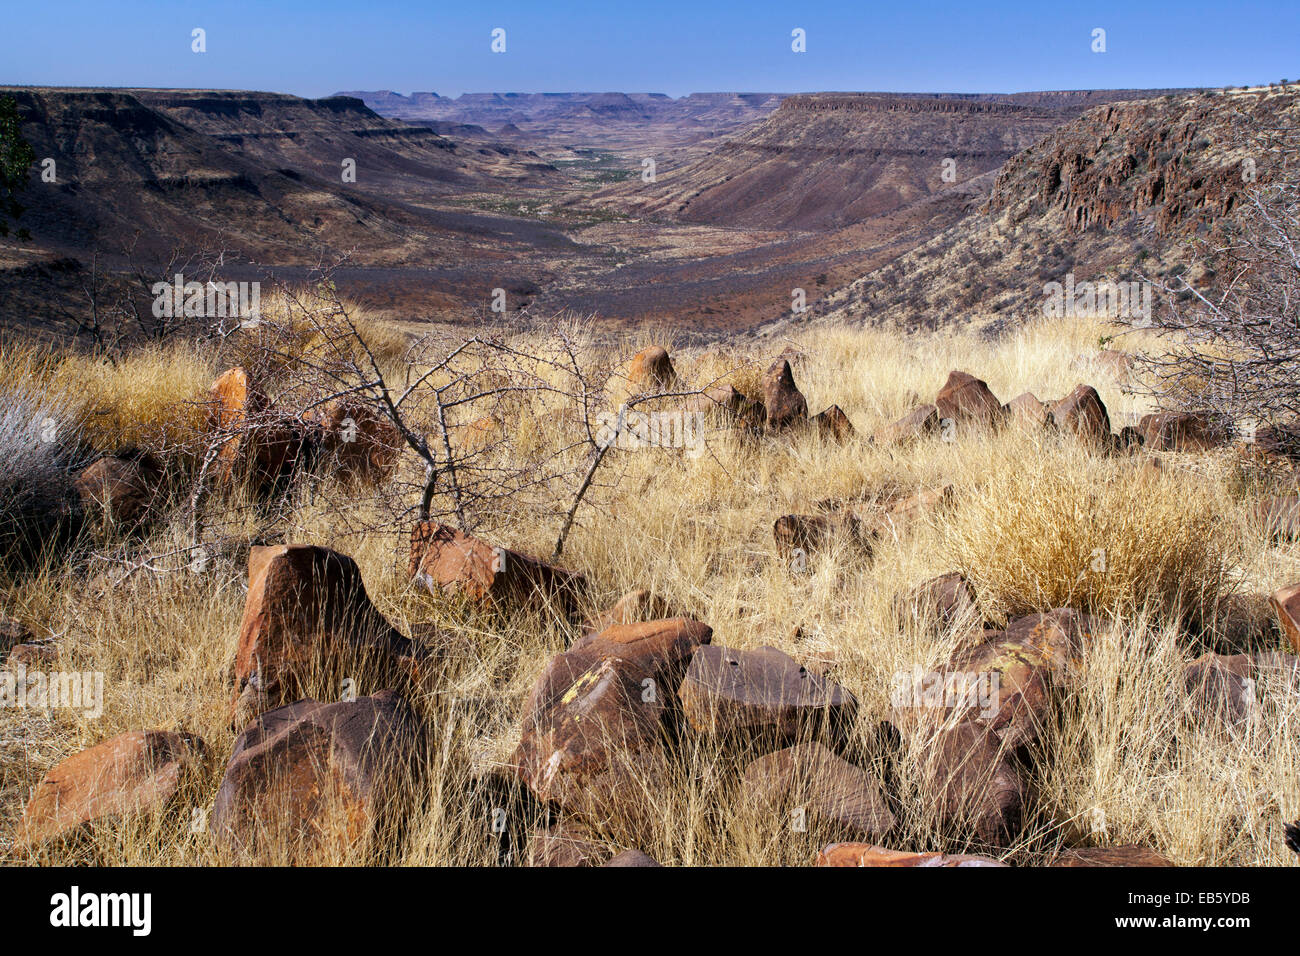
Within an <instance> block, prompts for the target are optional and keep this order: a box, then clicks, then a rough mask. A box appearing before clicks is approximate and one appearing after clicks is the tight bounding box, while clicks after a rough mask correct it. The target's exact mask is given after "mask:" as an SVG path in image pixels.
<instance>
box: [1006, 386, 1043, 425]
mask: <svg viewBox="0 0 1300 956" xmlns="http://www.w3.org/2000/svg"><path fill="white" fill-rule="evenodd" d="M1050 408H1051V406H1050V405H1048V404H1047V403H1046V402H1040V401H1039V400H1038V396H1037V395H1035V394H1034V393H1033V392H1021V393H1020V394H1019V395H1017V396H1016V397H1015V398H1013V399H1012V400H1011V401H1009V402H1007V403H1006V405H1004V406H1003V407H1002V411H1003V415H1004V417H1005V418H1006V419H1007V420H1008V421H1009V422H1011V423H1012V424H1015V425H1021V426H1027V427H1031V428H1048V427H1050V426H1051V424H1052V414H1051V412H1050V411H1049V409H1050Z"/></svg>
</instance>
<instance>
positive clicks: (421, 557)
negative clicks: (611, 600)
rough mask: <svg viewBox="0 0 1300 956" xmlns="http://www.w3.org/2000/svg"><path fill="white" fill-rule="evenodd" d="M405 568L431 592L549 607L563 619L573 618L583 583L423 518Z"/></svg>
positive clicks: (472, 600) (485, 603)
mask: <svg viewBox="0 0 1300 956" xmlns="http://www.w3.org/2000/svg"><path fill="white" fill-rule="evenodd" d="M408 570H409V573H410V576H411V578H412V579H413V580H415V581H417V582H419V583H421V584H423V585H424V587H426V588H427V589H428V590H429V593H431V594H434V595H437V594H439V593H440V592H441V593H442V594H445V595H446V596H448V597H451V598H456V599H463V600H466V601H468V602H470V603H472V604H477V605H479V606H482V607H487V606H491V605H493V604H496V605H499V606H509V605H527V606H532V607H543V608H553V609H554V610H555V611H556V612H557V613H558V614H559V615H560V616H561V617H564V618H576V616H577V613H578V606H579V602H580V600H581V597H582V591H583V589H584V587H585V584H586V582H585V581H584V579H583V577H582V575H580V574H576V573H574V572H572V571H565V570H563V569H561V568H557V567H554V566H553V565H549V564H544V563H543V562H541V561H538V560H537V559H535V558H530V557H528V556H527V555H524V554H520V553H519V552H518V551H510V550H508V549H506V548H499V547H496V548H494V547H493V546H492V545H490V544H488V543H487V542H486V541H483V540H481V539H479V538H475V537H473V536H472V535H468V534H465V533H464V532H463V531H458V530H457V529H455V528H452V527H449V526H448V525H444V524H439V523H438V522H436V521H422V522H420V523H418V524H417V525H416V526H415V527H414V528H413V529H411V556H410V563H409V565H408Z"/></svg>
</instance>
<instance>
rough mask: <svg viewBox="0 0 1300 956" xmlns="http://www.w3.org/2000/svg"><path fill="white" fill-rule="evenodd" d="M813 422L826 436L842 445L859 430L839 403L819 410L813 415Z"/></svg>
mask: <svg viewBox="0 0 1300 956" xmlns="http://www.w3.org/2000/svg"><path fill="white" fill-rule="evenodd" d="M812 422H813V424H814V425H815V426H817V430H818V431H819V432H821V434H822V436H823V437H824V438H831V439H834V440H835V441H836V442H838V443H839V444H841V445H842V444H844V443H845V442H846V441H848V440H849V439H851V438H853V437H854V436H855V435H857V430H856V429H854V427H853V424H852V423H851V422H850V421H849V416H847V415H845V414H844V412H842V411H841V410H840V407H839V406H838V405H832V406H831V407H830V408H828V409H826V410H825V411H823V412H818V413H817V414H816V415H814V416H813V419H812Z"/></svg>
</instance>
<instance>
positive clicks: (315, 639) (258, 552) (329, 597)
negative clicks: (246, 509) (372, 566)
mask: <svg viewBox="0 0 1300 956" xmlns="http://www.w3.org/2000/svg"><path fill="white" fill-rule="evenodd" d="M417 657H418V651H417V649H416V648H415V646H414V645H413V644H412V643H411V641H409V640H407V639H406V638H405V637H403V636H402V634H401V633H399V632H398V631H397V630H396V629H395V628H394V627H393V626H392V625H391V624H389V623H388V621H386V620H385V619H384V617H383V615H381V614H380V613H379V611H378V610H377V609H376V608H375V606H374V605H373V604H372V603H371V602H370V597H369V595H368V594H367V593H366V586H365V583H364V582H363V581H362V578H361V569H360V568H358V567H357V564H356V562H355V561H353V560H352V559H351V558H350V557H348V556H347V555H345V554H340V553H339V552H337V551H331V550H330V549H329V548H321V547H316V546H314V545H306V544H291V545H275V546H271V547H254V548H253V549H251V551H250V552H249V556H248V597H247V598H246V600H245V602H244V616H243V620H242V622H241V623H240V628H239V644H238V647H237V648H236V651H235V661H234V679H235V688H234V695H233V698H232V701H231V711H232V713H231V718H232V727H233V728H234V729H236V730H238V729H240V728H242V727H244V726H245V725H246V724H247V723H248V722H249V721H250V720H252V718H253V717H255V716H256V715H257V714H260V713H262V712H263V711H265V710H269V709H270V708H272V707H277V706H279V705H280V704H282V703H284V702H286V701H291V700H295V699H298V698H300V697H303V696H305V695H306V694H307V693H308V691H309V690H310V687H309V684H310V683H311V682H312V681H313V680H317V681H319V680H324V679H326V678H327V677H333V678H338V677H340V676H344V675H346V676H353V677H359V676H361V675H360V671H364V672H366V673H369V674H373V675H375V676H376V677H380V678H382V679H384V680H385V681H387V680H394V679H397V678H398V676H399V674H403V675H405V676H406V677H408V678H409V677H410V676H412V671H413V670H414V668H415V661H416V658H417ZM348 667H351V668H353V670H351V672H349V671H348V670H346V668H348ZM335 672H337V673H335Z"/></svg>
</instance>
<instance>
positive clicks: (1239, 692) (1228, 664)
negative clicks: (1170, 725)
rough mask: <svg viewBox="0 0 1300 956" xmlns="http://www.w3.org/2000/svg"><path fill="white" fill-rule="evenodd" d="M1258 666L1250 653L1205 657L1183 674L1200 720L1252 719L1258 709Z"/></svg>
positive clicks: (1202, 656) (1196, 715)
mask: <svg viewBox="0 0 1300 956" xmlns="http://www.w3.org/2000/svg"><path fill="white" fill-rule="evenodd" d="M1254 673H1255V666H1254V662H1253V661H1252V660H1251V659H1250V657H1249V656H1248V655H1246V654H1234V655H1231V656H1224V655H1222V654H1213V653H1207V654H1202V655H1201V656H1200V657H1198V658H1197V659H1196V660H1194V661H1192V662H1191V663H1190V664H1188V665H1187V667H1186V668H1185V669H1184V671H1183V683H1184V685H1185V686H1186V690H1187V697H1188V705H1189V707H1190V708H1191V712H1192V714H1193V715H1194V716H1195V717H1196V719H1197V720H1198V721H1206V720H1214V719H1220V720H1226V721H1228V722H1229V723H1238V722H1239V721H1243V720H1249V719H1250V717H1251V715H1252V714H1254V713H1255V712H1256V710H1257V707H1258V704H1257V702H1256V697H1255V681H1254Z"/></svg>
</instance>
